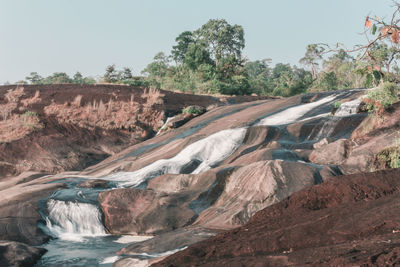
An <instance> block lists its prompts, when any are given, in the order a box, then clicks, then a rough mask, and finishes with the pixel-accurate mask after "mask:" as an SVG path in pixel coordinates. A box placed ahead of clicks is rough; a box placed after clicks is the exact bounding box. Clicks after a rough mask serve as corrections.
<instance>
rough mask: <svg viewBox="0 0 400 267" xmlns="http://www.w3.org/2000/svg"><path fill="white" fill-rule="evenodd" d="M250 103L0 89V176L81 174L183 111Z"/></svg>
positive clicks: (125, 91) (81, 88)
mask: <svg viewBox="0 0 400 267" xmlns="http://www.w3.org/2000/svg"><path fill="white" fill-rule="evenodd" d="M254 99H257V97H236V98H235V97H230V98H224V97H221V98H216V97H211V96H194V95H188V94H180V93H173V92H170V91H157V90H145V89H144V88H139V87H129V86H119V85H73V84H64V85H24V86H23V87H22V86H19V87H18V86H15V85H8V86H0V177H5V176H11V175H18V174H20V173H22V172H25V171H39V172H46V173H58V172H61V171H69V170H74V171H77V170H82V169H84V168H86V167H88V166H90V165H93V164H95V163H97V162H100V161H101V160H104V159H105V158H107V157H108V156H110V155H113V154H115V153H117V152H119V151H121V150H122V149H124V148H125V147H128V146H130V145H133V144H137V143H140V142H141V141H143V140H146V139H148V138H150V137H152V136H154V134H155V133H156V132H157V130H158V129H159V128H160V127H161V126H162V125H163V123H164V121H165V120H166V118H167V117H169V116H172V115H176V114H179V113H181V111H182V108H184V107H187V106H191V105H197V106H200V107H203V108H207V107H209V108H211V107H212V106H213V105H214V106H218V105H224V104H228V103H229V102H231V103H234V102H235V101H237V102H242V101H249V100H254Z"/></svg>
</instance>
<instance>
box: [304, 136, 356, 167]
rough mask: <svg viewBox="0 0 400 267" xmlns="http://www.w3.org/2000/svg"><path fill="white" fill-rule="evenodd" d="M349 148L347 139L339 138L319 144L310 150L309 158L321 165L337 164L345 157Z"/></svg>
mask: <svg viewBox="0 0 400 267" xmlns="http://www.w3.org/2000/svg"><path fill="white" fill-rule="evenodd" d="M324 140H325V139H324ZM349 148H350V145H349V141H348V140H346V139H339V140H337V141H335V142H332V143H330V144H324V145H321V144H319V146H317V148H316V149H314V150H313V152H311V154H310V157H309V160H310V161H311V162H313V163H317V164H321V165H327V164H332V165H339V164H341V163H342V162H343V161H344V160H345V159H346V158H347V156H348V154H349Z"/></svg>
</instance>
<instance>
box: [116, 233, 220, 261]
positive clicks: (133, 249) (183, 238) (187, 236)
mask: <svg viewBox="0 0 400 267" xmlns="http://www.w3.org/2000/svg"><path fill="white" fill-rule="evenodd" d="M215 234H216V232H215V231H212V230H208V229H204V228H201V227H185V228H181V229H177V230H174V231H171V232H168V233H163V234H160V235H157V236H155V237H153V238H152V239H149V240H146V241H143V242H138V243H133V244H131V245H128V246H127V247H125V248H123V249H122V250H121V251H119V252H118V254H122V255H135V254H138V253H147V254H155V253H164V252H166V251H171V250H175V249H180V248H183V247H186V246H189V245H192V244H194V243H197V242H199V241H202V240H206V239H208V238H210V237H212V236H214V235H215Z"/></svg>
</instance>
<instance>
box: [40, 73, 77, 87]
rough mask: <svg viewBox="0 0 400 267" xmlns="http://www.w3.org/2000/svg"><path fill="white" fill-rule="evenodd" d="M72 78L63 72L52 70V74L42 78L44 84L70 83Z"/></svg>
mask: <svg viewBox="0 0 400 267" xmlns="http://www.w3.org/2000/svg"><path fill="white" fill-rule="evenodd" d="M72 82H73V80H72V79H71V78H70V77H69V76H68V74H66V73H65V72H54V73H53V74H52V75H50V76H48V77H46V78H45V79H43V83H44V84H62V83H72Z"/></svg>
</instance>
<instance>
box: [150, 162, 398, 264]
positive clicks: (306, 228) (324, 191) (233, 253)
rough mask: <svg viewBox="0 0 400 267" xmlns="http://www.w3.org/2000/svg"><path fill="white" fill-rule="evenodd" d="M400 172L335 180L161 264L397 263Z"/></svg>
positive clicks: (266, 210)
mask: <svg viewBox="0 0 400 267" xmlns="http://www.w3.org/2000/svg"><path fill="white" fill-rule="evenodd" d="M399 201H400V170H390V171H379V172H374V173H366V174H353V175H348V176H339V177H333V178H330V179H329V180H328V181H326V182H325V183H323V184H321V185H316V186H313V187H311V188H308V189H305V190H302V191H300V192H297V193H294V194H293V195H292V196H290V197H288V198H287V199H285V200H283V201H281V202H279V203H277V204H275V205H273V206H270V207H268V208H265V209H264V210H262V211H259V212H258V213H256V214H255V215H254V216H253V217H252V218H251V219H250V221H249V222H248V223H246V224H245V225H243V226H241V227H239V228H236V229H234V230H231V231H227V232H224V233H222V234H219V235H217V236H215V237H212V238H210V239H208V240H206V241H202V242H200V243H198V244H195V245H192V246H190V247H189V248H188V249H186V250H184V251H181V252H178V253H176V254H174V255H172V256H170V257H168V258H167V259H165V260H163V261H161V262H159V263H156V264H154V265H153V266H223V265H228V266H283V265H284V266H361V265H362V266H367V265H370V266H372V265H373V266H395V265H398V264H399V263H400V257H399V246H400V235H399V232H400V218H399V214H400V206H399V205H398V204H399Z"/></svg>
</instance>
